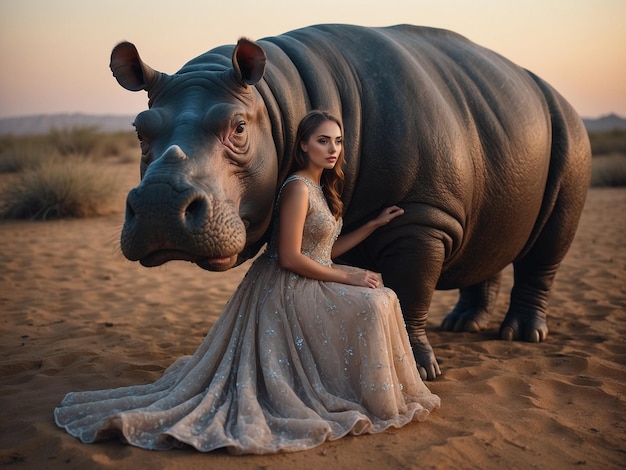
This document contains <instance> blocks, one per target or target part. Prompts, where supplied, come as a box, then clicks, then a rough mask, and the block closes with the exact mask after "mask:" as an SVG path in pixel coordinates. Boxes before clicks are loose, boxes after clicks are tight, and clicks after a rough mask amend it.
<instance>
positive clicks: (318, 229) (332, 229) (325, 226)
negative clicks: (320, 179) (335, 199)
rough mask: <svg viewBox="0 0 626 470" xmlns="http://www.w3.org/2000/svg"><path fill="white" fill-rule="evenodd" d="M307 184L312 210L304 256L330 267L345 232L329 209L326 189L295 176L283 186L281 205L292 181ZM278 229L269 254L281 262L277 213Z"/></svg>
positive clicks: (275, 223) (307, 221)
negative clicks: (324, 191)
mask: <svg viewBox="0 0 626 470" xmlns="http://www.w3.org/2000/svg"><path fill="white" fill-rule="evenodd" d="M295 180H299V181H302V182H304V184H306V185H307V188H308V189H309V210H308V212H307V215H306V219H305V221H304V230H303V233H302V254H304V255H306V256H308V257H309V258H311V259H313V260H315V261H317V262H318V263H321V264H323V265H326V266H330V265H331V264H332V260H331V251H332V248H333V245H334V244H335V241H336V240H337V237H338V236H339V233H340V232H341V227H342V219H339V220H335V217H334V216H333V214H332V212H331V211H330V209H329V208H328V203H327V202H326V198H325V197H324V193H323V191H322V188H321V187H320V186H319V185H317V184H315V183H314V182H312V181H310V180H309V179H307V178H304V177H302V176H299V175H291V176H290V177H289V178H287V180H285V183H284V184H283V185H282V187H281V190H280V192H279V195H278V202H277V204H278V203H279V202H280V197H281V194H282V190H283V188H284V187H285V186H286V185H287V184H289V183H291V182H292V181H295ZM276 214H277V216H276V220H275V221H274V230H273V232H272V237H271V239H270V243H269V245H268V248H267V252H268V254H269V255H270V257H272V258H276V259H278V223H279V222H280V221H279V216H278V211H276Z"/></svg>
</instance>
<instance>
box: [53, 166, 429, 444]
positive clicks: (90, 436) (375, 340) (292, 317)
mask: <svg viewBox="0 0 626 470" xmlns="http://www.w3.org/2000/svg"><path fill="white" fill-rule="evenodd" d="M294 179H300V180H302V181H304V182H305V183H306V185H307V187H308V189H309V211H308V213H307V217H306V221H305V226H304V233H303V241H302V252H303V253H304V254H305V255H307V256H308V257H310V258H312V259H314V260H316V261H318V262H319V263H322V264H324V265H331V264H332V261H331V259H330V253H331V248H332V245H333V243H334V242H335V240H336V239H337V236H338V234H339V232H340V230H341V220H339V221H337V220H335V218H334V217H333V216H332V214H331V212H330V210H329V208H328V205H327V203H326V200H325V198H324V195H323V193H322V190H321V188H320V187H319V186H318V185H316V184H315V183H313V182H311V181H309V180H307V179H304V178H302V177H299V176H295V175H294V176H291V177H290V178H289V179H288V180H287V181H286V182H285V184H288V183H289V182H290V181H293V180H294ZM283 187H284V186H283ZM274 232H277V230H274ZM276 238H277V235H276V233H275V234H274V235H273V236H272V239H271V241H270V243H269V244H268V247H267V249H266V251H265V252H264V253H263V254H262V255H260V256H259V257H258V258H257V259H256V260H255V261H254V263H253V264H252V266H251V267H250V269H249V271H248V273H247V274H246V276H245V277H244V279H243V280H242V282H241V283H240V285H239V286H238V288H237V289H236V291H235V292H234V294H233V295H232V297H231V298H230V300H229V301H228V303H227V304H226V306H225V308H224V310H223V312H222V313H221V315H220V317H219V318H218V320H217V321H216V322H215V324H214V325H213V327H212V328H211V330H210V331H209V333H208V335H207V336H206V338H205V339H204V341H203V342H202V344H201V345H200V347H199V348H198V349H197V350H196V352H195V353H194V354H193V355H192V356H184V357H181V358H179V359H178V360H176V361H175V362H174V363H173V364H172V365H171V366H170V367H169V368H168V369H167V370H166V371H165V372H164V374H163V376H162V377H161V378H160V379H159V380H157V381H156V382H154V383H151V384H147V385H137V386H130V387H122V388H117V389H110V390H100V391H92V392H74V393H69V394H68V395H66V397H65V398H64V399H63V401H62V403H61V406H60V407H58V408H56V409H55V413H54V415H55V421H56V423H57V425H58V426H60V427H63V428H65V429H66V430H67V432H68V433H70V434H71V435H73V436H75V437H78V438H79V439H80V440H81V441H83V442H88V443H90V442H95V441H97V440H101V439H105V438H110V437H113V436H119V437H120V438H121V439H122V440H123V441H125V442H128V443H130V444H132V445H135V446H138V447H142V448H146V449H168V448H172V447H181V446H185V445H189V446H192V447H194V448H196V449H198V450H200V451H205V452H207V451H211V450H214V449H218V448H226V450H227V451H228V452H231V453H234V454H246V453H253V454H266V453H274V452H291V451H299V450H304V449H308V448H311V447H314V446H317V445H319V444H321V443H323V442H324V441H326V440H334V439H338V438H340V437H342V436H345V435H348V434H352V435H357V434H363V433H377V432H381V431H383V430H385V429H387V428H389V427H391V426H393V427H400V426H403V425H405V424H407V423H409V422H410V421H413V420H419V421H421V420H423V419H425V418H426V417H427V416H428V414H429V413H430V412H431V411H432V410H433V409H435V408H437V407H439V403H440V401H439V397H438V396H437V395H434V394H432V393H431V392H430V391H429V390H428V388H427V387H426V385H425V384H424V383H423V382H422V380H421V378H420V376H419V373H418V371H417V367H416V364H415V360H414V358H413V354H412V352H411V347H410V345H409V340H408V336H407V333H406V331H405V326H404V322H403V318H402V313H401V310H400V306H399V302H398V299H397V297H396V296H395V293H394V292H393V291H392V290H390V289H388V288H385V287H381V288H377V289H370V288H365V287H355V286H350V285H345V284H338V283H333V282H321V281H317V280H313V279H309V278H305V277H302V276H299V275H297V274H295V273H293V272H290V271H287V270H284V269H282V268H281V267H280V266H279V264H278V252H277V240H276ZM342 269H356V268H342Z"/></svg>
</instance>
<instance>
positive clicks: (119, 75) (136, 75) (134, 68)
mask: <svg viewBox="0 0 626 470" xmlns="http://www.w3.org/2000/svg"><path fill="white" fill-rule="evenodd" d="M109 67H111V71H112V72H113V76H114V77H115V78H116V79H117V82H118V83H119V84H120V85H122V86H123V87H124V88H126V89H127V90H130V91H140V90H148V88H149V87H150V86H151V85H152V83H153V82H154V80H155V79H157V78H158V77H159V76H160V75H162V74H161V73H160V72H157V71H156V70H153V69H151V68H150V67H149V66H147V65H146V64H144V63H143V61H142V60H141V57H139V53H138V52H137V48H136V47H135V45H134V44H132V43H130V42H121V43H119V44H118V45H117V46H115V48H114V49H113V51H112V52H111V63H110V65H109Z"/></svg>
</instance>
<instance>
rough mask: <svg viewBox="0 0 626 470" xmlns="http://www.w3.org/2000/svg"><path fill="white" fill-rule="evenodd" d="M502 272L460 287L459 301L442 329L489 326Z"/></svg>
mask: <svg viewBox="0 0 626 470" xmlns="http://www.w3.org/2000/svg"><path fill="white" fill-rule="evenodd" d="M501 277H502V274H501V273H498V274H496V275H495V276H494V277H492V278H491V279H487V280H486V281H483V282H480V283H478V284H475V285H473V286H469V287H464V288H461V289H460V296H459V301H458V302H457V304H456V305H455V307H454V309H453V310H452V311H451V312H450V313H449V314H448V315H446V317H445V318H444V319H443V322H442V323H441V329H443V330H446V331H472V332H477V331H481V330H484V329H485V328H486V327H487V323H488V321H489V317H490V316H491V312H492V309H493V306H494V304H495V301H496V298H497V296H498V291H499V290H500V280H501Z"/></svg>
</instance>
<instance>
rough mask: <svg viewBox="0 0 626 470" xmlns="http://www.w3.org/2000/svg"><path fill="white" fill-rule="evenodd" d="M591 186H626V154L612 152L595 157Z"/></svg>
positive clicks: (592, 161)
mask: <svg viewBox="0 0 626 470" xmlns="http://www.w3.org/2000/svg"><path fill="white" fill-rule="evenodd" d="M591 186H594V187H602V186H626V154H623V153H611V154H608V155H598V156H595V157H593V159H592V160H591Z"/></svg>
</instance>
